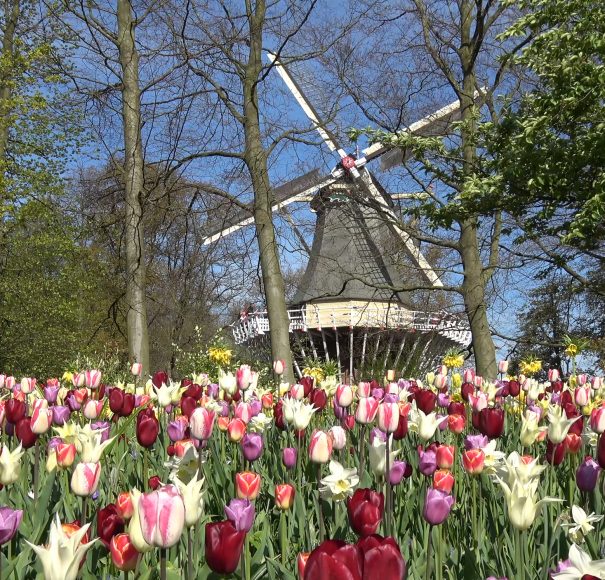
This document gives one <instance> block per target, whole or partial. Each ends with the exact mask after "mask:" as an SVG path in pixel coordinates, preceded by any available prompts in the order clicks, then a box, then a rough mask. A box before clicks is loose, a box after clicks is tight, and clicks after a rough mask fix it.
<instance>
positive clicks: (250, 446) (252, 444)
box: [240, 433, 263, 462]
mask: <svg viewBox="0 0 605 580" xmlns="http://www.w3.org/2000/svg"><path fill="white" fill-rule="evenodd" d="M240 445H241V448H242V453H243V454H244V457H245V458H246V459H247V460H248V461H250V462H252V461H256V460H257V459H258V458H259V457H260V456H261V455H262V454H263V437H262V435H260V434H258V433H246V434H245V435H244V437H243V438H242V440H241V443H240Z"/></svg>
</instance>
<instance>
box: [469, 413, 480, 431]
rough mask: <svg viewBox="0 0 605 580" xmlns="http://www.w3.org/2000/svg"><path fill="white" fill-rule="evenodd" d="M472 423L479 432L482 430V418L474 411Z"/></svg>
mask: <svg viewBox="0 0 605 580" xmlns="http://www.w3.org/2000/svg"><path fill="white" fill-rule="evenodd" d="M471 422H472V424H473V428H475V429H477V431H480V430H481V429H480V428H479V425H480V423H481V416H480V415H479V412H478V411H473V413H472V415H471Z"/></svg>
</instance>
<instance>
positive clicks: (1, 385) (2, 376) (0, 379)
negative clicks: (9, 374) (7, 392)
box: [0, 373, 6, 389]
mask: <svg viewBox="0 0 605 580" xmlns="http://www.w3.org/2000/svg"><path fill="white" fill-rule="evenodd" d="M5 382H6V375H5V374H3V373H0V389H3V388H4V383H5Z"/></svg>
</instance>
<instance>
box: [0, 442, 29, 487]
mask: <svg viewBox="0 0 605 580" xmlns="http://www.w3.org/2000/svg"><path fill="white" fill-rule="evenodd" d="M24 453H25V451H23V448H22V446H21V443H19V445H18V446H17V447H15V449H13V450H12V451H10V450H9V448H8V447H7V446H6V445H3V446H2V452H1V453H0V483H1V484H2V485H10V484H12V483H15V481H17V480H18V479H19V475H20V474H21V457H23V454H24Z"/></svg>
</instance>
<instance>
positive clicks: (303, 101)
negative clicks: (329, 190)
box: [267, 52, 347, 158]
mask: <svg viewBox="0 0 605 580" xmlns="http://www.w3.org/2000/svg"><path fill="white" fill-rule="evenodd" d="M267 57H268V59H269V61H270V62H272V63H273V64H274V65H275V69H276V70H277V72H278V73H279V76H280V77H281V78H282V80H283V81H284V83H286V86H287V87H288V89H290V92H291V93H292V95H294V98H295V99H296V101H297V102H298V104H299V105H300V106H301V108H302V110H303V111H304V112H305V115H307V117H309V119H310V120H311V122H312V123H313V125H314V126H315V130H316V131H317V132H318V133H319V135H320V136H321V138H322V139H323V141H324V143H325V144H326V145H327V146H328V148H329V149H330V151H336V152H338V154H339V155H340V156H341V157H342V158H344V157H346V155H347V154H346V152H345V151H344V149H342V147H340V146H339V145H338V143H337V141H336V138H335V137H334V135H333V134H332V133H331V132H330V131H329V130H328V129H327V127H326V126H325V123H322V121H321V119H320V117H319V114H318V113H317V111H316V110H315V108H314V107H313V105H312V104H311V101H310V100H309V99H308V98H307V97H306V96H305V94H304V92H303V89H302V87H301V86H300V85H299V84H298V83H297V82H296V81H295V80H294V77H293V76H292V75H291V74H290V72H289V71H288V69H287V68H286V67H285V65H283V64H282V63H281V62H280V61H279V60H278V59H277V56H276V55H275V54H273V53H272V52H267Z"/></svg>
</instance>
